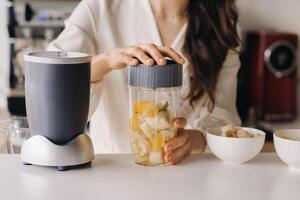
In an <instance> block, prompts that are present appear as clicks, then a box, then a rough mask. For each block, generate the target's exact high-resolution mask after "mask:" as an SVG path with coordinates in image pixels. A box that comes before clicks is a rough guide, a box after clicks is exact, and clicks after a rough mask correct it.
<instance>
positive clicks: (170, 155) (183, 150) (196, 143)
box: [164, 118, 206, 165]
mask: <svg viewBox="0 0 300 200" xmlns="http://www.w3.org/2000/svg"><path fill="white" fill-rule="evenodd" d="M185 125H186V120H185V119H184V118H176V119H175V120H174V122H173V126H174V127H175V128H177V129H178V132H177V135H176V137H175V138H173V139H172V140H170V141H169V142H167V144H166V145H165V147H164V151H165V158H164V159H165V162H166V163H167V164H169V165H173V164H175V163H177V162H178V161H180V160H182V159H183V158H185V157H186V156H188V155H189V154H190V153H191V152H192V150H198V151H199V149H200V152H203V150H204V149H205V145H206V141H205V138H204V136H203V134H202V133H201V132H199V131H197V130H186V129H184V127H185Z"/></svg>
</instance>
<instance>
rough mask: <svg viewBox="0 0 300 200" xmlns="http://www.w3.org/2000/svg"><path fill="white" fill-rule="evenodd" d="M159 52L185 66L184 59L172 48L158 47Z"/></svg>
mask: <svg viewBox="0 0 300 200" xmlns="http://www.w3.org/2000/svg"><path fill="white" fill-rule="evenodd" d="M157 48H158V50H159V51H160V52H161V53H162V54H163V55H164V56H168V57H170V58H172V59H173V60H174V61H175V62H177V63H179V64H184V62H185V61H184V59H183V58H182V57H181V56H180V55H179V54H178V53H177V52H176V51H174V49H173V48H171V47H161V46H157Z"/></svg>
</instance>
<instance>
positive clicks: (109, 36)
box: [49, 0, 240, 153]
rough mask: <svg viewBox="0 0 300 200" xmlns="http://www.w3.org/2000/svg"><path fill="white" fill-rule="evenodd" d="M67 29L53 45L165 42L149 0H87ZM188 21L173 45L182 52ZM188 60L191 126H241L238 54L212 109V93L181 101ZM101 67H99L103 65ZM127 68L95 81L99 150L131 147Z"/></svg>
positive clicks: (92, 49) (97, 49) (90, 49)
mask: <svg viewBox="0 0 300 200" xmlns="http://www.w3.org/2000/svg"><path fill="white" fill-rule="evenodd" d="M65 25H66V27H65V30H64V31H63V32H62V33H61V35H60V36H59V37H58V38H57V39H56V40H54V41H53V42H52V43H51V44H50V46H49V50H61V51H80V52H86V53H92V54H100V53H102V52H106V51H110V50H112V49H115V48H118V47H127V46H131V45H133V44H137V43H155V44H158V45H162V41H161V38H160V34H159V30H158V28H157V25H156V21H155V17H154V15H153V12H152V9H151V6H150V4H149V1H148V0H83V1H81V2H80V4H79V5H78V7H77V8H76V9H75V10H74V12H73V14H72V15H71V17H70V18H69V19H68V20H67V21H66V22H65ZM186 27H187V25H186V24H185V25H184V26H183V28H182V29H181V31H180V32H179V33H178V35H177V37H176V39H175V41H174V42H173V44H172V47H173V48H174V49H175V50H176V51H177V52H179V53H180V54H181V55H182V56H183V53H182V47H183V43H184V38H185V33H186ZM188 65H189V63H188V62H186V64H184V66H183V69H184V70H183V80H184V82H183V87H182V91H181V93H182V100H181V105H182V106H181V108H182V109H181V114H182V116H183V117H185V118H186V119H187V122H188V125H187V128H190V129H198V130H201V131H204V130H205V129H206V128H208V127H214V126H222V125H225V124H228V123H231V124H234V125H239V124H240V119H239V116H238V114H237V111H236V105H235V102H236V87H237V73H238V70H239V66H240V61H239V56H238V54H237V53H235V52H233V51H230V52H229V53H228V55H227V58H226V60H225V62H224V65H223V68H222V70H221V72H220V74H219V78H218V82H217V86H216V93H215V97H216V104H215V108H214V109H213V111H212V113H209V112H208V109H207V108H208V103H209V100H208V96H207V95H204V96H203V97H202V98H200V100H198V101H197V102H196V104H195V106H194V108H192V107H191V106H190V105H189V102H188V100H183V98H184V96H185V95H186V94H187V93H188V88H189V77H190V75H189V70H188V67H187V66H188ZM99 67H101V66H99ZM126 72H127V71H126V69H123V70H115V71H112V72H110V73H109V74H107V75H106V76H105V77H104V78H103V79H102V80H101V81H100V82H98V83H94V84H92V85H91V86H92V87H91V104H90V116H91V118H90V123H91V126H90V135H91V137H92V141H93V144H94V148H95V152H96V153H127V152H129V151H130V138H129V137H130V135H129V127H128V124H129V123H128V122H129V108H128V107H129V92H128V88H127V73H126Z"/></svg>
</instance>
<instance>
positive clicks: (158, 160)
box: [149, 152, 164, 165]
mask: <svg viewBox="0 0 300 200" xmlns="http://www.w3.org/2000/svg"><path fill="white" fill-rule="evenodd" d="M149 163H150V164H153V165H157V164H162V163H164V160H163V155H162V153H161V152H151V153H150V154H149Z"/></svg>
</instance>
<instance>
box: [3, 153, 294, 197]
mask: <svg viewBox="0 0 300 200" xmlns="http://www.w3.org/2000/svg"><path fill="white" fill-rule="evenodd" d="M299 188H300V172H294V171H290V170H289V168H288V167H287V166H286V165H285V164H284V163H282V162H281V161H280V160H279V158H278V157H277V155H276V154H274V153H262V154H260V155H258V156H257V157H256V158H255V159H254V160H252V161H250V162H249V163H246V164H243V165H230V164H226V163H223V162H221V161H220V160H219V159H217V158H216V157H215V156H214V155H212V154H203V155H198V154H194V155H191V156H190V157H189V158H187V159H185V160H184V161H183V162H181V163H179V164H178V165H176V166H168V167H143V166H139V165H136V164H134V163H133V161H132V158H131V156H130V155H127V154H123V155H108V154H107V155H96V158H95V160H94V162H93V164H92V167H91V168H89V167H87V168H83V169H76V170H70V171H66V172H59V171H56V169H55V168H48V167H38V166H24V165H23V164H22V163H21V160H20V158H19V156H18V155H0V191H1V193H0V199H1V200H17V199H22V200H41V199H43V200H54V199H55V200H66V199H70V200H77V199H78V200H83V199H88V200H94V199H95V200H99V199H110V200H111V199H130V200H141V199H143V200H148V199H149V200H150V199H151V200H159V199H164V200H165V199H170V200H177V199H178V200H179V199H180V200H183V199H189V200H192V199H197V200H198V199H201V200H206V199H211V200H218V199H220V200H225V199H230V200H235V199H237V200H240V199H243V200H247V199H249V200H253V199H262V200H268V199H270V200H271V199H272V200H277V199H285V200H294V199H295V200H298V199H300V190H299Z"/></svg>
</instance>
